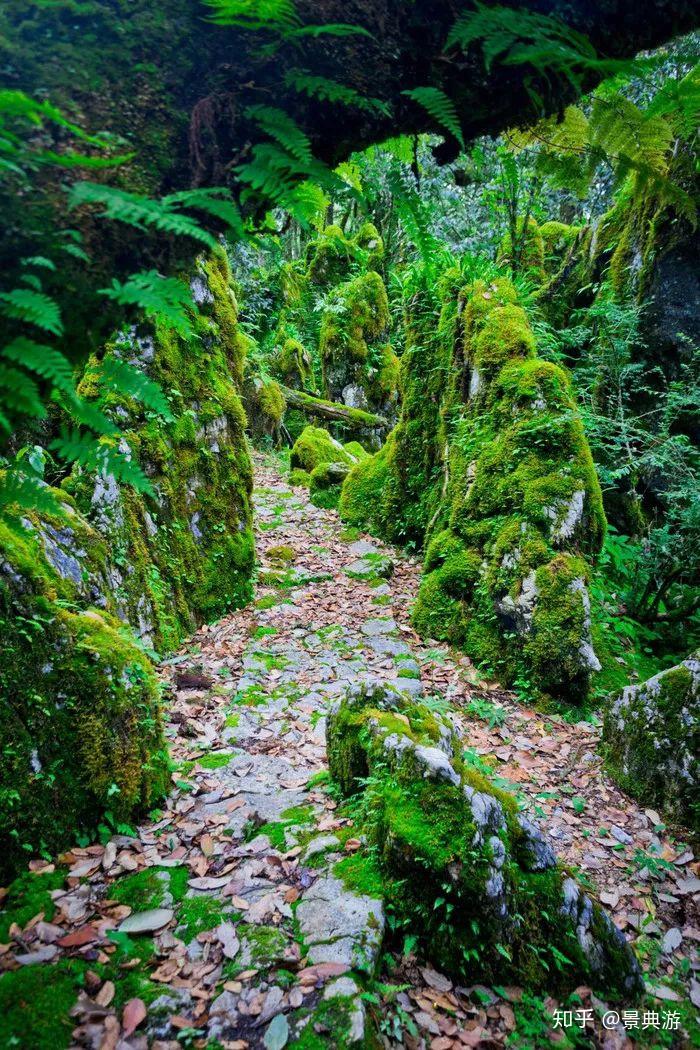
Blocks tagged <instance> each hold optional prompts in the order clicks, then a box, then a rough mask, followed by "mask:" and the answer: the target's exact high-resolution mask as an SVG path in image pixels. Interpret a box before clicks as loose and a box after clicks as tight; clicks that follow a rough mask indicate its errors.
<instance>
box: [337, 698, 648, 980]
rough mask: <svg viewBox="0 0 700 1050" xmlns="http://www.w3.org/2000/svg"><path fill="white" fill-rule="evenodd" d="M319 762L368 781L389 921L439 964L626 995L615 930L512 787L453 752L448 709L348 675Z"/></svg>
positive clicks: (631, 960) (633, 969) (626, 955)
mask: <svg viewBox="0 0 700 1050" xmlns="http://www.w3.org/2000/svg"><path fill="white" fill-rule="evenodd" d="M328 760H329V766H330V771H331V775H332V776H333V778H334V779H335V781H336V782H337V784H338V786H339V788H340V790H341V791H342V792H343V794H345V795H348V796H349V795H353V794H356V793H357V792H358V791H360V790H366V791H369V792H370V793H371V796H372V797H371V799H367V800H365V803H364V804H363V809H362V811H363V812H364V813H365V814H368V817H367V823H366V824H365V825H364V826H363V828H362V831H363V832H364V833H365V834H366V835H367V836H368V840H369V843H370V845H372V846H373V847H374V848H375V851H376V856H377V857H378V860H379V869H380V874H381V878H382V883H383V887H382V888H383V893H384V895H385V896H386V897H387V898H388V900H389V901H390V904H391V908H392V910H393V912H394V915H395V918H396V919H397V920H398V921H397V922H396V927H397V928H399V929H400V928H401V925H402V922H403V923H405V924H406V925H407V926H408V925H410V929H411V931H412V932H415V933H417V934H418V936H419V939H420V943H421V947H422V949H423V950H424V952H425V953H426V955H427V956H428V957H429V958H430V959H432V960H434V961H435V962H436V963H439V964H440V968H441V969H442V970H445V971H447V972H449V973H451V974H453V975H454V976H455V977H456V978H457V979H460V980H464V981H469V982H470V983H473V982H474V981H475V980H481V981H485V982H487V983H488V982H492V981H496V980H497V981H498V982H499V983H512V984H519V985H525V986H527V987H528V988H531V989H543V988H547V989H548V990H549V991H561V992H568V991H571V990H573V989H574V988H575V987H576V986H577V985H579V984H582V983H586V984H589V983H590V984H592V985H593V986H594V987H595V988H599V989H601V990H604V992H605V994H606V997H608V998H616V999H624V1000H625V1001H631V1000H632V999H633V998H634V997H636V996H637V995H638V994H639V993H640V992H641V990H642V988H643V984H642V981H641V976H640V970H639V966H638V964H637V962H636V960H635V957H634V955H633V953H632V951H631V949H630V948H629V946H628V945H627V943H626V941H625V938H624V935H623V934H622V933H621V932H620V931H619V930H618V929H617V927H616V926H615V925H614V924H613V923H612V922H611V920H610V919H609V917H608V916H607V914H606V913H605V912H604V911H603V909H602V908H601V907H600V906H599V905H597V904H595V903H594V902H593V901H592V900H591V899H590V898H589V897H588V896H586V894H585V893H584V892H583V891H582V890H581V888H580V886H579V885H578V883H577V882H576V881H575V880H574V879H573V878H572V877H570V876H569V875H568V874H567V873H566V871H564V870H563V869H562V868H561V867H560V866H559V865H557V863H556V858H555V856H554V853H553V851H552V849H551V846H550V845H549V843H548V842H547V840H546V839H545V837H544V836H543V834H542V832H540V831H539V829H538V828H537V827H536V826H535V825H534V824H533V823H532V822H531V821H530V820H528V819H527V818H526V817H525V816H524V815H523V814H521V813H520V812H519V811H518V806H517V803H516V801H515V799H514V798H513V797H512V796H510V795H508V794H506V793H505V792H503V791H500V790H499V789H497V788H495V787H494V786H493V785H492V784H491V783H490V782H489V780H488V779H487V778H486V777H484V776H483V775H482V774H481V773H479V772H477V771H475V770H474V769H473V768H471V767H470V766H468V765H466V764H465V763H464V761H463V760H462V759H461V757H460V747H459V741H458V739H457V737H456V736H455V733H454V729H453V726H452V724H451V722H450V720H449V718H448V717H447V716H443V715H438V714H435V713H434V711H432V710H431V709H429V708H427V707H426V706H425V705H423V704H420V703H416V702H413V701H409V700H408V699H407V698H406V697H405V695H403V694H402V693H400V692H399V691H398V690H394V689H392V687H390V686H387V685H385V684H382V683H376V682H370V683H367V684H365V685H358V686H354V687H351V688H350V689H349V690H348V691H347V693H346V695H345V696H344V697H343V698H342V699H341V700H339V701H337V702H336V704H335V705H334V707H333V708H332V709H331V712H330V715H329V719H328ZM368 777H369V778H370V780H369V786H367V787H364V788H363V785H364V784H366V783H367V781H366V778H368Z"/></svg>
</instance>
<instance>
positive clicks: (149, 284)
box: [100, 270, 195, 339]
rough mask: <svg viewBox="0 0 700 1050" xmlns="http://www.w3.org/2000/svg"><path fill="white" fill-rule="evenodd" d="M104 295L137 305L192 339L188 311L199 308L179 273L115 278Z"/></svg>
mask: <svg viewBox="0 0 700 1050" xmlns="http://www.w3.org/2000/svg"><path fill="white" fill-rule="evenodd" d="M100 295H104V296H106V297H107V298H108V299H112V300H114V302H116V303H119V304H120V306H136V307H138V308H139V309H140V310H142V311H143V312H144V314H145V315H146V316H147V317H149V318H151V320H153V321H159V322H161V323H162V324H165V325H167V326H169V327H171V328H174V329H175V331H176V332H177V333H178V334H179V335H181V336H183V338H185V339H191V338H192V336H193V334H194V330H193V328H192V322H191V321H190V318H189V316H188V311H192V310H195V305H194V302H193V300H192V294H191V292H190V290H189V288H188V287H187V285H185V284H183V282H182V281H179V280H178V279H177V278H175V277H161V275H160V274H159V273H157V272H156V271H155V270H144V271H143V272H142V273H135V274H133V275H132V276H131V277H129V278H127V280H126V281H118V280H117V279H116V278H114V279H113V281H112V286H111V288H101V289H100Z"/></svg>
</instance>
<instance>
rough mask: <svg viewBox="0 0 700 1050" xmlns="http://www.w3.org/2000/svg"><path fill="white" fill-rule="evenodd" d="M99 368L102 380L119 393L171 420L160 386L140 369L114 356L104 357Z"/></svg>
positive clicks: (168, 407)
mask: <svg viewBox="0 0 700 1050" xmlns="http://www.w3.org/2000/svg"><path fill="white" fill-rule="evenodd" d="M99 368H100V378H101V379H102V381H103V382H104V381H106V382H107V383H109V384H110V385H111V386H112V387H113V388H114V389H115V390H117V391H118V392H119V393H121V394H126V395H127V396H128V397H132V398H134V399H135V400H136V401H140V402H141V404H142V405H144V406H145V407H146V408H150V409H151V410H152V411H153V412H157V413H158V415H159V416H162V417H163V418H164V419H165V420H167V421H168V422H172V420H173V415H172V413H171V411H170V406H169V404H168V401H167V399H166V397H165V394H164V393H163V391H162V389H161V387H160V386H159V385H158V383H155V382H154V381H153V380H152V379H149V377H148V376H147V375H144V373H143V372H142V371H141V370H140V369H138V368H135V367H134V365H130V364H129V363H128V362H126V361H120V360H119V358H116V357H107V358H105V359H104V360H103V361H101V362H100V366H99Z"/></svg>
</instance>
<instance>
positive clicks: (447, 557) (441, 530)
mask: <svg viewBox="0 0 700 1050" xmlns="http://www.w3.org/2000/svg"><path fill="white" fill-rule="evenodd" d="M458 278H459V275H458V274H457V273H456V272H455V273H451V272H448V273H447V274H446V275H445V277H444V278H443V281H442V284H441V288H440V298H441V302H442V306H441V313H440V321H439V324H438V326H437V330H436V331H435V333H434V334H433V335H432V336H431V335H430V333H429V332H428V331H426V329H427V325H428V322H429V321H431V320H432V315H431V314H429V313H428V308H429V305H430V302H429V301H428V302H426V303H422V302H415V303H414V310H416V311H417V316H416V317H415V319H414V320H412V321H410V322H409V324H408V331H409V345H408V346H407V349H406V352H405V353H404V356H403V360H402V370H403V371H402V388H403V391H404V401H403V406H402V413H401V418H400V420H399V423H398V425H397V426H396V428H395V429H394V431H393V432H392V434H391V435H390V436H389V438H388V440H387V442H386V445H385V446H384V448H383V449H382V450H381V451H380V452H379V453H378V454H377V455H376V456H374V457H372V458H371V459H368V460H365V461H362V462H360V463H359V464H358V465H357V466H356V467H354V468H353V469H352V470H351V471H350V473H349V475H348V478H347V480H346V482H345V483H344V486H343V490H342V493H341V499H340V504H339V507H340V511H341V515H342V516H343V517H344V518H345V519H346V520H348V521H349V522H351V523H352V524H354V525H357V526H360V527H364V528H370V529H371V530H372V531H376V532H378V533H379V534H380V535H382V536H385V537H387V538H389V539H393V540H406V539H411V540H413V541H414V542H425V541H427V550H426V563H425V575H424V578H423V581H422V584H421V588H420V592H419V595H418V600H417V603H416V607H415V611H414V623H415V625H416V627H417V628H418V629H419V630H420V631H421V632H422V633H423V634H425V635H427V636H430V637H434V638H438V639H444V640H449V641H451V642H453V643H456V644H459V645H461V646H462V647H463V648H464V649H465V650H466V652H467V653H468V654H469V655H470V656H471V657H472V658H473V659H475V660H476V661H478V662H479V663H480V664H482V665H486V666H487V667H490V668H491V669H492V670H493V671H495V672H497V673H498V675H499V677H500V678H501V680H502V681H504V682H507V683H512V682H515V681H519V682H520V683H521V684H525V686H526V687H527V688H528V691H530V692H533V693H538V694H540V695H542V696H546V697H554V698H556V699H557V700H562V701H565V702H579V701H581V700H582V699H583V698H584V697H585V695H586V693H587V690H588V685H589V678H590V674H591V672H592V671H594V670H596V669H598V667H599V664H598V660H597V657H596V656H595V653H594V652H593V648H592V645H591V632H590V628H591V622H590V602H589V598H588V591H587V584H588V578H589V575H590V569H589V562H590V560H591V559H593V558H595V556H596V555H597V553H598V551H599V550H600V547H601V544H602V540H603V535H604V529H605V519H604V515H603V509H602V498H601V493H600V486H599V484H598V480H597V477H596V473H595V468H594V465H593V460H592V457H591V453H590V449H589V447H588V444H587V441H586V438H585V435H584V433H583V428H582V425H581V421H580V419H579V418H578V415H577V412H576V405H575V401H574V396H573V392H572V388H571V383H570V381H569V378H568V376H567V374H566V373H565V372H564V371H563V370H562V369H561V368H559V367H558V366H556V365H554V364H552V363H550V362H546V361H541V360H539V359H538V358H537V356H536V348H535V339H534V335H533V332H532V329H531V327H530V325H529V322H528V319H527V316H526V314H525V312H524V310H523V309H522V307H521V306H520V305H519V304H518V301H517V294H516V291H515V288H514V287H513V285H512V284H511V283H510V282H509V281H507V280H505V279H498V280H495V281H493V282H490V283H489V284H485V283H484V282H475V283H474V284H473V285H471V286H469V287H467V288H466V289H461V288H460V287H459V284H458ZM433 327H434V322H433ZM414 340H415V343H414V342H413V341H414ZM414 346H415V350H414Z"/></svg>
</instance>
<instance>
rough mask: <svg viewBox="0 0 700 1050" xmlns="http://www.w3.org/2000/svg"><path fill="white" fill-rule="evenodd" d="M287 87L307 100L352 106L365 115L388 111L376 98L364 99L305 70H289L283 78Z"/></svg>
mask: <svg viewBox="0 0 700 1050" xmlns="http://www.w3.org/2000/svg"><path fill="white" fill-rule="evenodd" d="M284 81H285V84H286V85H287V87H289V88H292V89H293V90H294V91H296V92H298V93H299V94H302V95H308V96H309V98H318V99H320V100H321V101H322V102H333V103H337V104H339V105H342V106H354V107H355V108H356V109H361V110H364V111H365V112H367V113H383V114H384V115H385V116H388V114H389V112H390V110H389V107H388V105H387V104H386V102H382V101H381V99H378V98H365V97H364V95H361V94H360V93H359V91H355V90H354V88H351V87H347V86H346V85H345V84H340V83H338V81H337V80H329V79H328V78H327V77H319V76H315V75H314V74H313V73H308V72H307V71H306V70H301V69H290V70H289V71H288V72H287V73H285V77H284Z"/></svg>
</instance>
